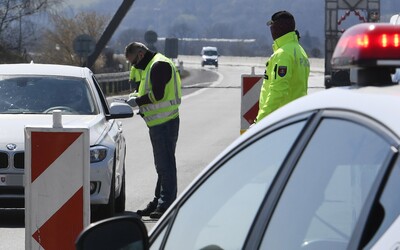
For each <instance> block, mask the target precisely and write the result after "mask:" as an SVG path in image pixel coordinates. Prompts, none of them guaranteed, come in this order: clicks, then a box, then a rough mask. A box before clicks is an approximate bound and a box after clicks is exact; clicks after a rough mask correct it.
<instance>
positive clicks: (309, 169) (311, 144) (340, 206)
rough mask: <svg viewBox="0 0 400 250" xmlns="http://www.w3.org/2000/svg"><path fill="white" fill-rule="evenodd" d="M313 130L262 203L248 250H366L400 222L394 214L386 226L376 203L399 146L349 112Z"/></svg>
mask: <svg viewBox="0 0 400 250" xmlns="http://www.w3.org/2000/svg"><path fill="white" fill-rule="evenodd" d="M314 124H315V125H314V126H313V127H311V128H309V129H310V130H312V133H310V134H311V136H310V137H309V138H303V140H304V143H303V144H304V146H302V143H299V147H297V148H296V149H294V152H296V151H298V152H299V153H298V155H296V153H294V155H293V159H292V163H291V164H287V165H286V166H285V167H284V170H283V171H282V172H283V173H285V174H282V175H281V176H280V179H279V180H278V181H277V183H278V184H279V183H280V185H275V186H274V190H273V191H272V192H271V193H275V194H276V195H275V196H270V197H268V200H267V201H266V203H264V204H265V206H264V208H263V212H262V213H261V215H260V216H259V218H258V221H259V223H258V224H257V225H255V227H254V228H253V234H252V236H251V237H250V239H249V240H248V244H247V245H246V248H247V249H254V248H253V247H256V248H259V249H304V250H310V249H361V248H363V247H364V246H365V245H366V244H368V242H370V241H371V239H372V238H373V237H374V235H375V232H377V231H378V229H379V228H380V227H381V226H382V225H384V224H385V225H386V226H385V227H388V226H387V224H389V225H390V223H391V221H393V220H394V219H395V218H396V217H397V216H396V215H398V214H399V211H398V210H399V209H398V208H397V209H393V208H392V210H395V211H394V212H393V213H394V214H396V215H394V216H393V215H392V216H391V219H388V218H384V217H385V216H384V214H385V213H384V212H383V210H382V205H378V204H379V199H378V200H377V196H378V195H379V194H380V193H381V192H382V186H383V184H382V183H385V182H386V179H387V176H388V173H389V172H390V171H391V167H392V165H393V162H394V160H395V159H396V157H397V154H398V151H397V148H398V138H397V137H396V136H395V135H393V134H392V133H391V132H390V131H389V130H388V129H387V128H385V127H384V126H382V125H381V124H379V123H378V122H377V121H374V120H372V119H370V118H368V117H364V116H362V115H360V114H356V113H351V112H348V111H324V112H321V113H320V114H319V118H316V119H315V120H314ZM289 162H290V161H289ZM397 171H398V170H397ZM397 179H398V178H397ZM397 186H398V185H397ZM395 200H396V203H397V204H398V198H397V199H395ZM387 220H389V222H388V221H387ZM383 221H385V223H382V222H383ZM262 227H265V228H262ZM260 234H261V235H262V239H261V244H259V241H260V239H258V238H257V237H258V236H259V235H260ZM375 241H376V240H375Z"/></svg>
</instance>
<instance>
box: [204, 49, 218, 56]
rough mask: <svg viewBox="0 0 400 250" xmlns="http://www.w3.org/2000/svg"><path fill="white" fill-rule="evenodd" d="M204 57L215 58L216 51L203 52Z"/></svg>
mask: <svg viewBox="0 0 400 250" xmlns="http://www.w3.org/2000/svg"><path fill="white" fill-rule="evenodd" d="M204 55H206V56H217V55H218V53H217V51H216V50H205V51H204Z"/></svg>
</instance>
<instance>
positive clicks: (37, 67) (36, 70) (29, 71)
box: [0, 63, 90, 78]
mask: <svg viewBox="0 0 400 250" xmlns="http://www.w3.org/2000/svg"><path fill="white" fill-rule="evenodd" d="M89 74H90V70H89V69H88V68H84V67H78V66H70V65H59V64H40V63H38V64H37V63H18V64H0V75H51V76H71V77H79V78H84V77H86V76H88V75H89Z"/></svg>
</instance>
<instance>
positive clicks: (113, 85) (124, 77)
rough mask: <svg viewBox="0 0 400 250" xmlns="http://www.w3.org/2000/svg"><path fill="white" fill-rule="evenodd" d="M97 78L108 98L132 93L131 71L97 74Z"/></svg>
mask: <svg viewBox="0 0 400 250" xmlns="http://www.w3.org/2000/svg"><path fill="white" fill-rule="evenodd" d="M95 77H96V79H97V81H98V82H99V85H100V87H101V89H102V90H103V92H104V94H105V95H106V96H111V95H116V94H121V93H127V92H129V91H131V86H130V84H129V71H126V72H118V73H105V74H95Z"/></svg>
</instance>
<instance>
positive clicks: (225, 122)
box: [0, 56, 324, 250]
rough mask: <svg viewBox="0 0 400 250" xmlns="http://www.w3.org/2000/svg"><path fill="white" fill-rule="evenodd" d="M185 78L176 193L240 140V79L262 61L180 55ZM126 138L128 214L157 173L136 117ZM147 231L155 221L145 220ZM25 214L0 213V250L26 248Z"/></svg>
mask: <svg viewBox="0 0 400 250" xmlns="http://www.w3.org/2000/svg"><path fill="white" fill-rule="evenodd" d="M178 59H179V60H182V61H183V66H184V68H185V70H187V71H188V72H189V75H188V76H187V77H185V78H184V79H183V99H182V104H181V106H180V122H181V123H180V134H179V139H178V144H177V149H176V159H177V169H178V193H181V192H182V191H183V190H184V189H185V188H186V187H187V186H188V185H189V184H190V182H191V181H192V180H193V179H194V178H195V176H196V175H197V174H198V173H199V172H201V171H202V170H203V169H204V167H206V166H207V164H208V163H209V162H211V161H212V160H213V159H214V158H215V157H216V156H217V155H218V154H219V153H221V152H222V151H223V149H224V148H226V147H227V146H228V145H229V144H230V143H232V142H233V141H234V140H235V139H236V138H238V137H239V136H240V97H241V89H240V85H241V74H250V72H251V68H252V67H253V66H254V70H255V73H256V74H263V72H264V62H265V60H266V58H240V57H236V58H235V57H224V56H221V57H220V59H219V68H218V69H215V68H214V67H213V66H209V67H208V66H206V67H204V68H202V67H201V65H200V59H201V58H200V56H180V57H179V58H178ZM323 66H324V62H323V60H322V59H312V60H311V74H310V79H309V94H312V93H314V92H316V91H321V90H323V84H324V81H323V79H324V75H323ZM121 122H122V123H123V129H124V133H125V137H126V139H127V159H126V185H127V187H126V188H127V190H126V191H127V201H126V210H127V211H136V210H137V209H140V208H143V207H145V206H146V204H147V203H148V202H149V201H150V200H151V199H152V198H153V195H154V187H155V185H156V172H155V168H154V164H153V155H152V150H151V144H150V139H149V135H148V129H147V127H146V125H145V122H144V121H143V120H142V118H141V117H140V116H138V115H137V116H134V117H133V118H130V119H124V120H121ZM144 221H145V223H146V226H147V228H148V229H149V230H151V228H152V227H153V226H154V224H155V223H156V221H154V220H150V219H144ZM24 234H25V228H24V210H23V209H20V210H15V209H7V210H6V209H0V250H2V249H24V248H25V235H24Z"/></svg>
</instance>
